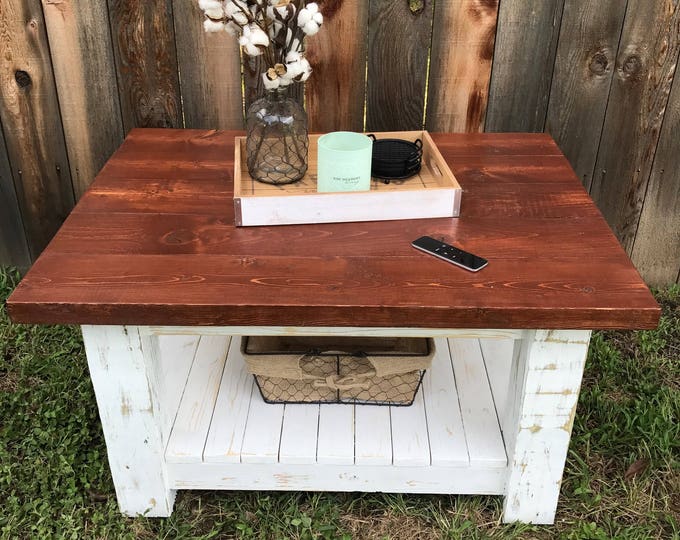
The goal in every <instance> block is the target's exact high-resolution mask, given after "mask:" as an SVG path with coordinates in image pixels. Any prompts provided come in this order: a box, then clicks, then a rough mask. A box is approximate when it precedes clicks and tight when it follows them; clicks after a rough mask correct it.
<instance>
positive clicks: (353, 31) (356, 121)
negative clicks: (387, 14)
mask: <svg viewBox="0 0 680 540" xmlns="http://www.w3.org/2000/svg"><path fill="white" fill-rule="evenodd" d="M319 5H320V6H321V11H322V13H323V15H324V26H323V27H322V30H321V32H319V33H318V34H316V35H315V36H314V37H313V38H311V39H309V40H308V42H307V58H309V62H310V63H311V64H312V69H313V70H314V72H313V73H312V76H311V78H310V79H309V81H308V82H307V84H306V88H305V100H306V104H307V112H308V114H309V127H310V130H311V131H316V132H326V131H336V130H350V131H362V130H363V126H364V94H365V79H366V62H365V59H366V30H367V26H368V2H367V1H366V0H323V2H319Z"/></svg>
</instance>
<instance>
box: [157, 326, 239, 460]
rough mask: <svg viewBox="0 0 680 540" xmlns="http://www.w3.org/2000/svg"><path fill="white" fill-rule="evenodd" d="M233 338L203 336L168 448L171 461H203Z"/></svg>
mask: <svg viewBox="0 0 680 540" xmlns="http://www.w3.org/2000/svg"><path fill="white" fill-rule="evenodd" d="M229 342H230V338H229V337H224V336H204V337H202V338H201V340H200V342H199V344H198V348H197V349H196V357H195V359H194V363H193V365H192V366H191V372H190V374H189V379H188V381H187V385H186V388H185V390H184V394H183V397H182V406H181V407H180V409H179V411H178V412H177V417H176V419H175V423H174V425H173V426H172V435H171V437H170V441H169V443H168V446H167V448H166V450H165V459H166V460H167V461H168V462H174V463H182V462H185V463H191V462H200V461H203V448H204V446H205V440H206V438H207V436H208V429H209V428H210V421H211V419H212V416H213V411H214V410H215V401H216V400H217V393H218V391H219V388H220V381H221V380H222V372H223V371H224V363H225V360H226V357H227V351H228V350H229Z"/></svg>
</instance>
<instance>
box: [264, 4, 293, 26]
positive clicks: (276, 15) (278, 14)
mask: <svg viewBox="0 0 680 540" xmlns="http://www.w3.org/2000/svg"><path fill="white" fill-rule="evenodd" d="M293 15H295V6H294V5H293V4H290V3H282V2H279V1H277V0H274V2H272V3H271V4H270V5H269V6H267V17H269V19H270V20H272V21H273V20H282V21H286V20H288V19H290V18H291V17H292V16H293Z"/></svg>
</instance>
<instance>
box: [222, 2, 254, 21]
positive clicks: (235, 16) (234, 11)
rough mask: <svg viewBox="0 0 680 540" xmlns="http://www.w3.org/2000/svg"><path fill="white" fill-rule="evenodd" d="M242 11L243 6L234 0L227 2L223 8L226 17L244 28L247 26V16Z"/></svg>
mask: <svg viewBox="0 0 680 540" xmlns="http://www.w3.org/2000/svg"><path fill="white" fill-rule="evenodd" d="M243 9H244V6H243V5H241V4H240V3H238V2H236V1H235V0H231V2H227V5H226V6H224V12H225V13H226V15H227V17H229V18H230V19H231V20H232V21H234V22H235V23H236V24H238V25H240V26H245V25H246V24H248V15H246V14H245V13H244V12H243Z"/></svg>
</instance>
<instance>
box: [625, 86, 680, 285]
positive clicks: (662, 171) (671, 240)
mask: <svg viewBox="0 0 680 540" xmlns="http://www.w3.org/2000/svg"><path fill="white" fill-rule="evenodd" d="M679 134H680V78H679V77H677V76H676V77H675V79H674V81H673V89H672V91H671V97H670V100H669V105H668V108H667V110H666V115H665V116H664V119H663V127H662V129H661V135H660V138H659V146H658V148H657V150H656V155H655V157H654V167H653V168H652V174H651V176H650V177H649V186H648V188H647V194H646V196H645V202H644V206H643V207H642V213H641V215H640V225H639V226H638V230H637V234H636V235H635V243H634V245H633V253H632V259H633V263H634V264H635V266H636V268H637V269H638V270H639V271H640V273H641V274H642V275H643V276H644V277H645V280H646V281H647V282H648V283H649V284H651V285H656V286H663V285H667V284H669V283H673V281H676V280H677V279H678V277H679V275H678V274H679V273H680V143H679V142H678V137H679Z"/></svg>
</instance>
